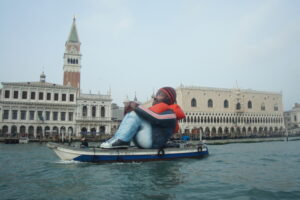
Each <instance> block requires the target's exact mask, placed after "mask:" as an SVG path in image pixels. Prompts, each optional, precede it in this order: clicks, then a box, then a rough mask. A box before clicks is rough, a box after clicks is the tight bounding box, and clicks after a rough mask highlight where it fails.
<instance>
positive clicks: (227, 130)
mask: <svg viewBox="0 0 300 200" xmlns="http://www.w3.org/2000/svg"><path fill="white" fill-rule="evenodd" d="M224 135H225V136H228V135H229V128H228V127H225V128H224Z"/></svg>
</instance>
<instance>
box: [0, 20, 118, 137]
mask: <svg viewBox="0 0 300 200" xmlns="http://www.w3.org/2000/svg"><path fill="white" fill-rule="evenodd" d="M80 46H81V43H80V41H79V37H78V33H77V28H76V23H75V18H74V19H73V24H72V27H71V31H70V34H69V37H68V40H67V41H66V44H65V53H64V64H63V71H64V76H63V85H60V84H56V83H49V82H46V76H45V74H44V73H43V74H42V75H41V76H40V81H38V82H16V83H15V82H11V83H7V82H6V83H2V88H1V89H0V130H1V131H0V134H2V135H8V136H9V135H11V136H14V135H16V134H28V135H29V136H30V137H35V138H38V137H65V136H77V137H78V136H80V134H86V133H95V134H96V133H98V134H110V133H111V131H112V124H114V126H116V125H117V124H116V123H112V120H111V118H112V109H111V103H112V98H111V92H110V91H109V92H108V93H107V94H106V95H103V94H84V93H81V92H80V69H81V52H80Z"/></svg>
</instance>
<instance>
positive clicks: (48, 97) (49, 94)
mask: <svg viewBox="0 0 300 200" xmlns="http://www.w3.org/2000/svg"><path fill="white" fill-rule="evenodd" d="M47 100H48V101H51V93H50V92H48V93H47Z"/></svg>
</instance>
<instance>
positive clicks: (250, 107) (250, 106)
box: [248, 101, 252, 109]
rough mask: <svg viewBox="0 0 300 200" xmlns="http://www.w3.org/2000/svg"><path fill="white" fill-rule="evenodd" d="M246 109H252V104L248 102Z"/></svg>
mask: <svg viewBox="0 0 300 200" xmlns="http://www.w3.org/2000/svg"><path fill="white" fill-rule="evenodd" d="M248 109H252V102H251V101H248Z"/></svg>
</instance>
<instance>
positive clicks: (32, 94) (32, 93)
mask: <svg viewBox="0 0 300 200" xmlns="http://www.w3.org/2000/svg"><path fill="white" fill-rule="evenodd" d="M30 99H32V100H34V99H35V92H31V94H30Z"/></svg>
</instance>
